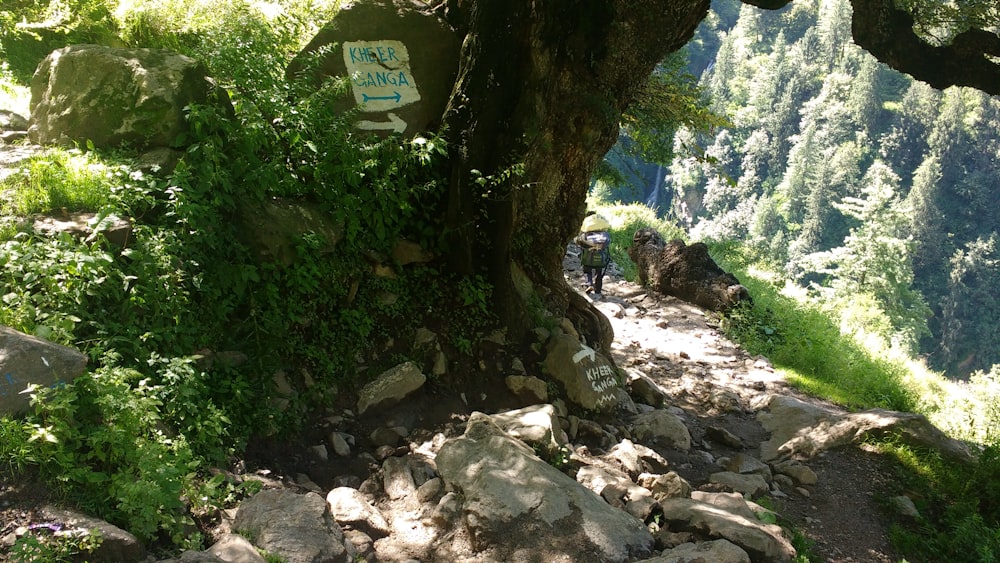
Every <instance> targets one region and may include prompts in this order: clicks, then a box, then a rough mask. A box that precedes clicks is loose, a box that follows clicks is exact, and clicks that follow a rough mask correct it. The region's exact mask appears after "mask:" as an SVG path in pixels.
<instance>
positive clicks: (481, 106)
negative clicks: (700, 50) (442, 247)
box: [444, 0, 709, 343]
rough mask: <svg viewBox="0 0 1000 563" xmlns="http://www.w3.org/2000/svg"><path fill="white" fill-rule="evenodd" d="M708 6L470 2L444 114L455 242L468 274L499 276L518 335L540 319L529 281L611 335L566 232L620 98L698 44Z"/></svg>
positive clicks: (602, 337)
mask: <svg viewBox="0 0 1000 563" xmlns="http://www.w3.org/2000/svg"><path fill="white" fill-rule="evenodd" d="M708 7H709V2H708V0H672V1H671V2H663V1H656V0H586V1H584V2H528V1H526V0H511V1H508V2H487V1H479V2H473V3H472V4H471V5H470V6H468V10H467V11H466V12H465V13H464V15H465V19H464V24H465V26H466V29H467V34H466V37H465V41H464V44H463V48H462V59H461V62H460V66H459V76H458V81H457V84H456V87H455V90H454V92H453V94H452V98H451V102H450V104H449V108H448V110H447V112H446V114H445V121H444V122H445V126H446V127H447V131H449V132H450V137H451V139H452V142H453V145H454V146H455V158H454V161H453V166H452V170H451V185H450V192H449V199H448V214H447V217H448V224H449V228H450V229H451V248H450V249H449V250H450V253H451V256H452V259H453V262H452V265H453V267H454V268H455V269H456V270H457V271H459V272H462V273H466V274H473V273H484V274H485V275H486V277H487V279H488V280H489V281H490V282H491V283H492V284H493V286H494V292H495V294H494V296H493V302H494V307H495V311H496V312H497V313H498V314H499V315H500V316H501V319H500V320H501V322H502V323H503V324H504V325H505V326H506V327H507V328H508V329H510V330H511V331H512V332H513V333H514V334H512V335H511V336H512V337H513V338H516V337H517V336H518V334H519V333H523V331H524V330H525V329H527V328H529V326H530V324H531V323H530V322H529V320H528V316H527V314H526V312H527V307H526V305H527V304H526V303H525V302H524V300H525V291H523V289H522V291H520V292H519V291H518V290H517V288H523V287H525V286H526V283H525V282H526V281H527V280H530V282H531V285H532V287H533V288H534V291H533V294H534V295H537V296H538V297H540V298H541V301H542V304H543V305H544V306H545V307H546V308H547V309H548V310H549V311H550V312H552V313H555V314H557V315H570V316H571V317H572V318H574V320H575V321H577V325H578V328H580V329H581V330H583V331H584V332H585V333H589V334H587V336H588V341H590V342H605V343H607V342H610V336H611V335H610V327H609V326H607V321H606V319H603V317H601V315H595V314H593V312H592V311H589V312H588V311H586V310H585V309H586V305H585V304H586V302H585V301H584V300H578V299H571V297H570V293H571V292H570V291H569V288H568V287H567V286H566V283H565V281H564V279H563V270H562V259H563V255H564V253H565V248H566V243H567V242H568V241H569V240H571V239H572V238H573V236H574V235H575V234H576V233H577V230H578V228H579V225H580V222H581V221H582V218H583V216H584V213H585V199H586V195H587V187H588V184H589V179H590V175H591V173H592V172H593V170H594V168H595V166H596V165H597V164H598V163H599V161H600V159H601V158H602V157H603V155H604V154H605V153H606V152H607V151H608V149H609V148H610V147H611V146H612V145H613V144H614V142H615V140H616V139H617V136H618V123H619V119H620V117H621V114H622V111H623V109H624V108H625V107H627V105H628V104H629V103H630V102H631V101H632V100H633V99H634V98H635V96H636V95H637V94H638V93H639V92H640V90H641V88H642V86H643V85H644V84H645V82H646V79H647V77H648V76H649V74H650V73H651V72H652V71H653V69H654V67H655V66H656V64H657V63H658V62H659V61H660V60H662V59H663V57H664V56H665V55H666V54H667V53H669V52H671V51H674V50H677V49H679V48H680V47H682V46H683V45H684V44H685V43H687V41H688V40H689V39H690V38H691V37H692V35H693V33H694V30H695V27H696V26H697V25H698V23H699V22H700V21H701V20H702V19H704V17H705V16H706V14H707V13H708ZM522 273H523V275H522ZM571 309H572V310H571ZM601 320H603V321H604V323H601V322H600V321H601ZM581 325H583V326H581Z"/></svg>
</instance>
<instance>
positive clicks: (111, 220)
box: [31, 212, 132, 248]
mask: <svg viewBox="0 0 1000 563" xmlns="http://www.w3.org/2000/svg"><path fill="white" fill-rule="evenodd" d="M31 228H32V229H33V230H34V231H35V232H36V233H39V234H44V235H47V236H51V237H54V236H58V235H59V234H60V233H67V234H69V235H71V236H74V237H76V238H78V239H81V240H91V239H93V238H94V237H96V236H98V232H99V233H100V236H103V237H104V239H105V240H107V241H108V242H109V243H111V244H113V245H115V246H117V247H119V248H124V247H125V246H126V245H127V244H128V242H129V241H130V240H131V239H132V223H130V222H129V221H128V220H127V219H123V218H121V217H118V216H116V215H108V216H107V217H98V215H97V214H96V213H86V212H78V213H67V214H65V215H62V216H53V215H45V216H39V217H36V218H35V220H34V221H33V223H32V226H31Z"/></svg>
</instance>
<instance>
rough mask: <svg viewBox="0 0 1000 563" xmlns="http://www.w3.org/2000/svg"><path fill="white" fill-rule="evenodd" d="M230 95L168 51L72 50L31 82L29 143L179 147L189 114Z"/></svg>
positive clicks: (225, 103)
mask: <svg viewBox="0 0 1000 563" xmlns="http://www.w3.org/2000/svg"><path fill="white" fill-rule="evenodd" d="M190 104H212V105H216V106H217V107H219V108H220V109H221V110H222V111H223V112H224V113H225V114H227V115H231V114H232V113H233V108H232V104H231V103H230V101H229V97H228V95H227V94H226V93H225V92H224V91H223V90H222V89H220V88H217V87H216V86H215V84H214V83H213V82H212V81H211V80H210V79H209V78H208V76H207V70H206V68H205V66H204V65H202V64H201V63H199V62H198V61H196V60H194V59H192V58H190V57H186V56H184V55H180V54H177V53H174V52H171V51H167V50H163V49H119V48H114V47H104V46H100V45H71V46H69V47H64V48H62V49H57V50H55V51H53V52H52V53H50V54H49V56H48V57H46V58H45V59H44V60H43V61H42V62H41V64H39V65H38V70H36V71H35V75H34V76H33V77H32V79H31V105H30V107H31V121H30V126H29V128H28V137H29V138H30V139H31V141H33V142H35V143H38V144H43V145H44V144H61V145H70V144H74V143H86V142H87V141H90V142H91V143H93V144H94V146H96V147H116V146H119V145H122V144H130V145H133V146H135V147H137V148H149V147H176V146H182V145H183V144H184V143H183V137H184V134H185V133H186V132H187V131H188V124H187V121H186V120H185V112H184V108H185V107H186V106H188V105H190Z"/></svg>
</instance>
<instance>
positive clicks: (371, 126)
mask: <svg viewBox="0 0 1000 563" xmlns="http://www.w3.org/2000/svg"><path fill="white" fill-rule="evenodd" d="M388 116H389V121H367V120H365V121H359V122H358V129H365V130H367V131H376V130H381V131H395V132H396V133H402V132H403V131H406V122H405V121H403V120H402V119H400V118H399V116H398V115H396V114H394V113H392V112H389V114H388Z"/></svg>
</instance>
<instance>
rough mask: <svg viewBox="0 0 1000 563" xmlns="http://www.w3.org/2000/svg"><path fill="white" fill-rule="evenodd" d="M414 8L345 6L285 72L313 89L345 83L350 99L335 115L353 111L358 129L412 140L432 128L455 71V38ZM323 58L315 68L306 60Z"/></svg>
mask: <svg viewBox="0 0 1000 563" xmlns="http://www.w3.org/2000/svg"><path fill="white" fill-rule="evenodd" d="M421 4H422V3H418V2H407V1H403V0H400V1H392V0H361V1H354V2H349V3H345V5H343V6H342V7H341V9H340V11H338V12H337V15H336V16H335V17H334V18H333V20H332V21H331V22H330V23H328V24H327V25H326V26H325V27H324V28H323V29H322V30H320V32H319V33H318V34H317V35H316V36H315V37H314V38H313V39H312V41H310V42H309V44H308V45H306V46H305V48H304V49H303V50H302V52H301V53H299V54H298V55H297V56H296V57H295V58H294V59H293V60H292V62H291V64H290V65H289V66H288V69H287V74H288V75H289V77H294V76H296V75H299V74H300V73H302V72H303V71H304V70H305V69H306V68H309V69H311V70H310V72H311V73H312V74H311V75H310V76H309V78H312V79H313V80H314V81H315V82H316V84H319V83H320V82H321V81H322V80H323V79H325V78H327V77H344V76H349V77H351V93H352V96H350V97H349V98H347V99H345V100H344V102H343V104H342V105H341V107H340V108H339V109H341V110H347V109H350V108H352V107H355V106H356V107H357V108H358V109H359V110H360V111H361V116H360V120H359V121H358V123H357V126H358V127H359V128H361V129H366V130H370V131H373V132H388V131H395V132H397V133H403V134H404V135H407V136H410V135H413V134H416V133H418V132H420V131H424V130H426V129H429V128H433V124H434V123H435V122H437V121H438V120H439V119H440V118H441V115H442V114H443V113H444V108H445V105H446V104H447V102H448V98H449V96H450V95H451V90H452V86H453V85H454V83H455V76H456V73H457V72H458V59H459V52H460V47H461V45H460V42H459V36H458V34H457V33H456V32H455V31H454V30H452V29H451V28H450V27H449V26H448V24H447V23H445V22H444V21H443V20H442V19H441V18H439V17H438V16H437V15H435V14H434V13H433V12H432V11H431V10H430V8H429V7H428V6H426V5H421ZM317 53H322V54H321V55H320V58H319V60H318V61H315V63H317V64H315V66H314V65H313V63H312V62H310V58H311V57H313V56H314V55H315V54H317Z"/></svg>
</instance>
